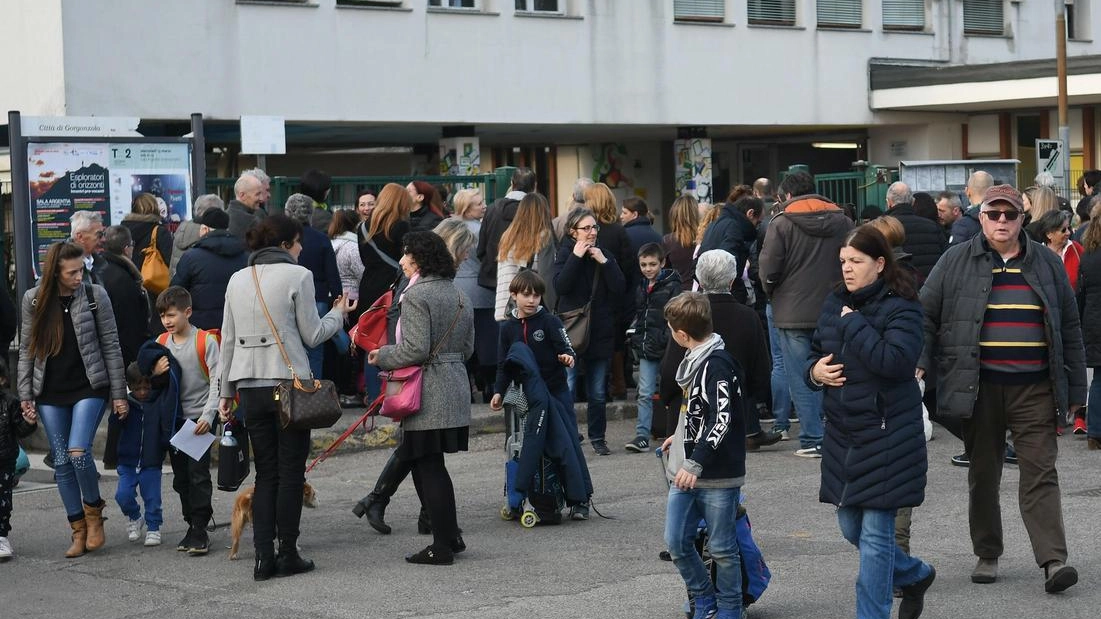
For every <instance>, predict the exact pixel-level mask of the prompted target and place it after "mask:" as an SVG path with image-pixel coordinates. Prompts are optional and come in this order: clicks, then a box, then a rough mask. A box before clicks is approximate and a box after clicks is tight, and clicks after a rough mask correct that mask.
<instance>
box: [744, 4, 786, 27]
mask: <svg viewBox="0 0 1101 619" xmlns="http://www.w3.org/2000/svg"><path fill="white" fill-rule="evenodd" d="M748 5H749V23H751V24H763V25H770V26H794V25H795V0H748Z"/></svg>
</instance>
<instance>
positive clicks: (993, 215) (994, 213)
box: [982, 210, 1021, 221]
mask: <svg viewBox="0 0 1101 619" xmlns="http://www.w3.org/2000/svg"><path fill="white" fill-rule="evenodd" d="M982 214H983V215H986V218H987V219H989V220H990V221H1001V220H1002V219H1003V218H1004V219H1005V220H1006V221H1017V218H1018V217H1020V216H1021V212H1020V211H998V210H991V211H983V212H982Z"/></svg>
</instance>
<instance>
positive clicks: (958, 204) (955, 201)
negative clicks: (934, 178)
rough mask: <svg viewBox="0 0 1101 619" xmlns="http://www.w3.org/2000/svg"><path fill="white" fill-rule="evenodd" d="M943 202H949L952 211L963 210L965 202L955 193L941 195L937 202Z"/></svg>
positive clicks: (947, 192) (949, 192)
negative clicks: (955, 209) (954, 209)
mask: <svg viewBox="0 0 1101 619" xmlns="http://www.w3.org/2000/svg"><path fill="white" fill-rule="evenodd" d="M941 200H948V208H950V209H953V208H958V209H962V208H963V202H962V201H961V200H960V196H959V194H957V193H956V192H954V191H946V192H944V193H942V194H940V199H939V200H937V202H940V201H941Z"/></svg>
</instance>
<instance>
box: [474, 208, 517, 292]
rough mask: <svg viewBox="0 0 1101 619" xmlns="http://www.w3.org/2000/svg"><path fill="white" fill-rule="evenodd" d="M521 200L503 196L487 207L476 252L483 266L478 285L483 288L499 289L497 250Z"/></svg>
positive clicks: (480, 270)
mask: <svg viewBox="0 0 1101 619" xmlns="http://www.w3.org/2000/svg"><path fill="white" fill-rule="evenodd" d="M519 208H520V201H519V200H517V199H515V198H501V199H500V200H497V201H496V202H494V203H493V204H492V205H490V207H489V208H488V209H486V214H485V217H483V218H482V230H481V232H479V233H478V249H477V251H476V252H475V256H477V258H478V260H479V261H480V262H481V266H480V268H479V270H478V285H479V286H481V287H482V288H489V289H490V290H497V250H498V248H499V246H500V244H501V236H503V235H504V233H505V230H508V227H509V226H510V225H512V220H513V219H515V218H516V211H517V210H518V209H519Z"/></svg>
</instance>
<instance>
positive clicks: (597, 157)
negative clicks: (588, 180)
mask: <svg viewBox="0 0 1101 619" xmlns="http://www.w3.org/2000/svg"><path fill="white" fill-rule="evenodd" d="M592 152H593V162H594V163H593V175H592V178H593V180H594V181H596V182H598V183H604V184H605V185H607V186H608V187H609V188H610V189H612V190H613V191H614V190H616V189H625V190H627V194H628V195H630V194H631V193H632V191H631V190H632V189H633V188H634V186H635V179H634V177H633V176H632V175H631V168H632V166H633V165H634V160H633V159H632V158H631V157H630V155H629V154H628V152H627V146H626V145H625V144H619V143H607V144H597V145H595V146H594V148H593V149H592Z"/></svg>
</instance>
